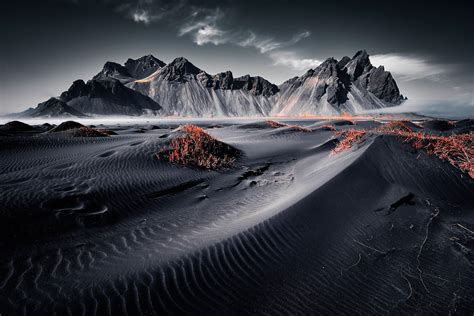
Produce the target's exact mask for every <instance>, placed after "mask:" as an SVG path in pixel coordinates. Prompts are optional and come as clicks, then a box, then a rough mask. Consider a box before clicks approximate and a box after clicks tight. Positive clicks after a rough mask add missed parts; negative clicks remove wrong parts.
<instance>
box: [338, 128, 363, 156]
mask: <svg viewBox="0 0 474 316" xmlns="http://www.w3.org/2000/svg"><path fill="white" fill-rule="evenodd" d="M366 133H367V131H365V130H358V129H353V128H351V129H348V130H345V131H342V132H336V133H335V135H336V136H342V139H341V140H340V141H339V144H337V146H336V147H335V148H334V149H333V150H332V151H331V154H332V155H334V154H337V153H340V152H342V151H344V150H347V149H349V148H351V147H352V146H353V145H354V144H355V143H358V142H359V141H360V140H361V138H362V137H363V136H364V135H365V134H366Z"/></svg>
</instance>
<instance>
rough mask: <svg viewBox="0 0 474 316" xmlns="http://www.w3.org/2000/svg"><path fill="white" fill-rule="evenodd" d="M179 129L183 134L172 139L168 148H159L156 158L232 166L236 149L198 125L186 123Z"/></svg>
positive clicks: (198, 164) (172, 161) (236, 154)
mask: <svg viewBox="0 0 474 316" xmlns="http://www.w3.org/2000/svg"><path fill="white" fill-rule="evenodd" d="M179 129H180V130H181V131H183V134H182V135H181V136H179V137H177V138H174V139H172V140H171V142H170V144H169V148H166V149H162V150H160V151H159V152H158V154H157V155H156V156H157V158H158V159H166V160H168V161H169V162H171V163H176V164H181V165H185V166H194V167H199V168H205V169H219V168H225V167H231V166H233V165H234V163H235V160H236V158H237V157H238V156H239V152H238V150H237V149H235V148H233V147H231V146H229V145H227V144H225V143H222V142H220V141H218V140H216V139H215V138H214V137H212V136H211V135H209V134H208V133H206V132H205V131H204V130H203V129H202V128H200V127H198V126H195V125H190V124H188V125H183V126H180V127H179Z"/></svg>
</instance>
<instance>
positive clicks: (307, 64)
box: [269, 51, 322, 71]
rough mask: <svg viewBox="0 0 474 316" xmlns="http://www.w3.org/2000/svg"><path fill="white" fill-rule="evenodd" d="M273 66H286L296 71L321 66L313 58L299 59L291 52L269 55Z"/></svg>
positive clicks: (319, 61)
mask: <svg viewBox="0 0 474 316" xmlns="http://www.w3.org/2000/svg"><path fill="white" fill-rule="evenodd" d="M269 57H270V58H271V59H272V60H273V64H274V65H277V66H279V65H280V66H287V67H291V68H293V69H296V70H301V71H303V70H308V69H310V68H314V67H316V66H318V65H319V64H321V62H322V61H321V60H318V59H313V58H301V57H299V56H298V55H297V54H296V53H294V52H291V51H277V52H272V53H270V54H269Z"/></svg>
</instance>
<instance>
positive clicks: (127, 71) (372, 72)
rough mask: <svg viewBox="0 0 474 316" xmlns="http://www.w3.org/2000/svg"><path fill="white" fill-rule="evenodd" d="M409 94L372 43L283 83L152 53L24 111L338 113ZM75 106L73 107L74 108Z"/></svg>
mask: <svg viewBox="0 0 474 316" xmlns="http://www.w3.org/2000/svg"><path fill="white" fill-rule="evenodd" d="M405 99H406V98H404V97H403V95H401V94H400V91H399V89H398V86H397V83H396V82H395V79H394V78H393V77H392V75H391V74H390V72H388V71H386V70H385V68H384V67H383V66H379V67H374V66H373V65H372V64H371V62H370V58H369V55H368V54H367V52H366V51H364V50H361V51H359V52H357V53H356V54H355V55H354V56H353V57H352V58H350V57H347V56H345V57H343V58H341V59H340V60H339V61H338V60H336V59H334V58H328V59H326V60H325V61H324V62H323V63H321V64H320V65H319V66H317V67H316V68H313V69H309V70H308V71H307V72H306V73H304V74H303V75H301V76H299V77H294V78H292V79H289V80H288V81H286V82H284V83H282V84H281V85H280V86H276V85H275V84H272V83H271V82H269V81H268V80H266V79H264V78H262V77H259V76H250V75H245V76H242V77H237V78H234V76H233V74H232V72H231V71H225V72H221V73H218V74H215V75H211V74H209V73H207V72H205V71H204V70H202V69H200V68H198V67H196V66H195V65H194V64H192V63H191V62H190V61H189V60H187V59H186V58H184V57H179V58H176V59H175V60H173V61H172V62H170V63H169V64H165V63H164V62H163V61H161V60H159V59H157V58H155V57H154V56H152V55H147V56H143V57H140V58H138V59H128V60H127V61H126V62H125V64H124V65H120V64H118V63H114V62H110V61H109V62H107V63H105V65H104V67H103V69H102V70H101V71H100V72H99V73H98V74H97V75H95V76H94V77H93V79H92V80H89V81H88V82H87V83H85V82H84V81H82V80H78V81H75V82H74V83H73V85H72V86H71V87H70V88H69V90H68V91H66V92H64V93H62V94H61V96H60V97H59V98H56V99H50V100H48V101H46V102H43V103H40V105H38V107H37V108H36V109H29V110H27V111H25V112H23V113H22V114H23V115H27V116H28V115H35V116H38V115H43V114H41V113H46V114H44V115H50V116H54V115H60V116H62V115H75V116H78V115H87V114H93V115H96V114H98V115H111V114H113V115H141V114H146V113H152V114H155V115H156V114H160V115H163V116H193V117H194V116H196V117H206V116H269V115H279V116H281V115H289V116H293V115H294V116H299V115H306V114H310V115H338V114H340V113H341V112H348V113H357V112H359V111H361V110H366V109H377V108H384V107H389V106H394V105H399V104H400V103H402V102H403V101H404V100H405ZM74 111H75V112H74Z"/></svg>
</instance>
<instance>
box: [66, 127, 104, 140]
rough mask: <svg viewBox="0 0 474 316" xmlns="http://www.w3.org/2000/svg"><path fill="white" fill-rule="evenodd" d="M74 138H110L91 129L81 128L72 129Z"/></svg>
mask: <svg viewBox="0 0 474 316" xmlns="http://www.w3.org/2000/svg"><path fill="white" fill-rule="evenodd" d="M72 136H73V137H108V136H109V135H108V134H106V133H104V132H101V131H98V130H96V129H93V128H90V127H85V126H83V127H80V128H75V129H72Z"/></svg>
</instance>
